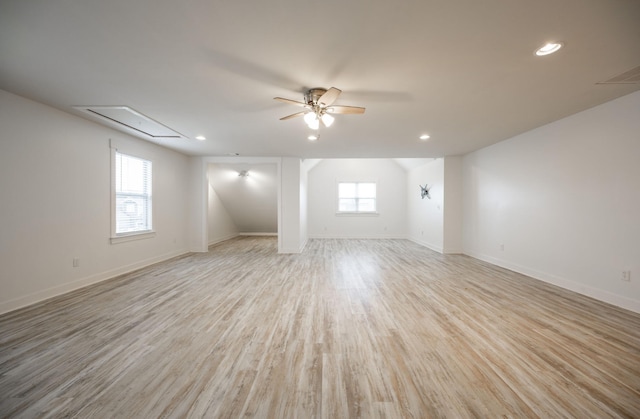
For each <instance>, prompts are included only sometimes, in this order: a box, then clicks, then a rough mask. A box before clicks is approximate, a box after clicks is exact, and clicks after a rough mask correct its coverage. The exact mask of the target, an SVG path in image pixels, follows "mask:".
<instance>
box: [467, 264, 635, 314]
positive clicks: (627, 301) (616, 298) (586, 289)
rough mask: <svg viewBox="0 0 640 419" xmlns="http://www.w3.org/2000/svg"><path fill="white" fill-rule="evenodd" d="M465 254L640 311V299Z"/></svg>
mask: <svg viewBox="0 0 640 419" xmlns="http://www.w3.org/2000/svg"><path fill="white" fill-rule="evenodd" d="M464 254H465V255H467V256H471V257H472V258H475V259H479V260H482V261H484V262H487V263H490V264H492V265H496V266H499V267H501V268H505V269H509V270H510V271H514V272H517V273H520V274H523V275H526V276H528V277H530V278H533V279H536V280H538V281H542V282H546V283H548V284H551V285H555V286H558V287H560V288H564V289H566V290H569V291H573V292H577V293H578V294H582V295H585V296H587V297H591V298H594V299H596V300H598V301H602V302H604V303H608V304H612V305H614V306H616V307H620V308H623V309H625V310H629V311H633V312H635V313H640V301H638V300H634V299H632V298H627V297H624V296H621V295H618V294H613V293H611V292H609V291H605V290H602V289H599V288H595V287H591V286H589V285H584V284H581V283H579V282H575V281H572V280H570V279H566V278H562V277H559V276H556V275H553V274H549V273H546V272H541V271H538V270H535V269H531V268H527V267H525V266H520V265H518V264H515V263H511V262H507V261H505V260H502V259H498V258H495V257H492V256H488V255H484V254H481V253H476V252H465V253H464Z"/></svg>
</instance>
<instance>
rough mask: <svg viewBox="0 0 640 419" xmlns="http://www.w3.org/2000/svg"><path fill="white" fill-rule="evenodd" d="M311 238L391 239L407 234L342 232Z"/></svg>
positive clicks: (314, 235) (399, 238) (404, 237)
mask: <svg viewBox="0 0 640 419" xmlns="http://www.w3.org/2000/svg"><path fill="white" fill-rule="evenodd" d="M309 238H310V239H347V240H348V239H356V240H367V239H371V240H383V239H391V240H396V239H398V240H404V239H407V237H406V236H403V235H393V234H388V235H384V234H364V235H359V234H349V235H340V234H312V235H310V236H309Z"/></svg>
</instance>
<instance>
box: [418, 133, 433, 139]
mask: <svg viewBox="0 0 640 419" xmlns="http://www.w3.org/2000/svg"><path fill="white" fill-rule="evenodd" d="M429 138H431V137H430V136H429V135H428V134H422V135H421V136H420V139H421V140H428V139H429Z"/></svg>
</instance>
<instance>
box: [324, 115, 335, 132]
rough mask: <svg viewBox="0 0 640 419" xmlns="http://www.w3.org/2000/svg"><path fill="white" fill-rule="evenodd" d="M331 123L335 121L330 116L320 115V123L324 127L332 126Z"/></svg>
mask: <svg viewBox="0 0 640 419" xmlns="http://www.w3.org/2000/svg"><path fill="white" fill-rule="evenodd" d="M333 121H335V118H334V117H333V116H331V115H329V114H328V113H325V114H323V115H322V123H323V124H324V126H325V127H327V128H328V127H330V126H331V124H333Z"/></svg>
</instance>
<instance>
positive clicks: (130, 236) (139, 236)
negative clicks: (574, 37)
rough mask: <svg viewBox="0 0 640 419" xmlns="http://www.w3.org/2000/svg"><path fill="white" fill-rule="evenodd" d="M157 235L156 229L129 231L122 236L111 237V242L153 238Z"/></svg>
mask: <svg viewBox="0 0 640 419" xmlns="http://www.w3.org/2000/svg"><path fill="white" fill-rule="evenodd" d="M155 236H156V232H155V231H144V232H142V233H128V234H122V235H120V236H116V237H111V239H110V241H111V244H118V243H126V242H130V241H134V240H144V239H151V238H153V237H155Z"/></svg>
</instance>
